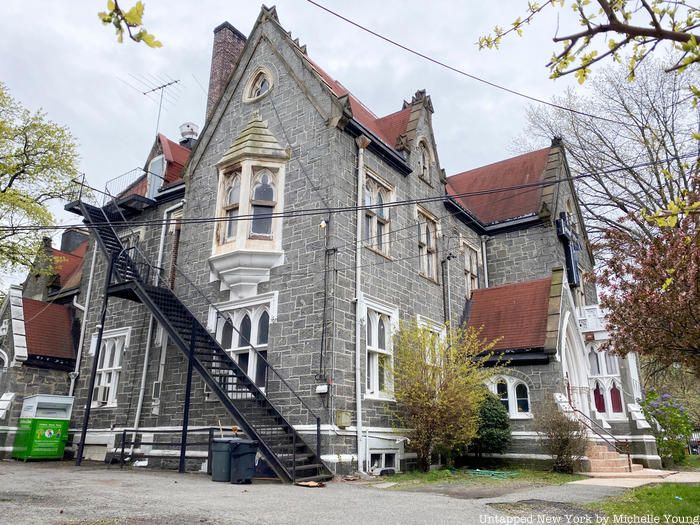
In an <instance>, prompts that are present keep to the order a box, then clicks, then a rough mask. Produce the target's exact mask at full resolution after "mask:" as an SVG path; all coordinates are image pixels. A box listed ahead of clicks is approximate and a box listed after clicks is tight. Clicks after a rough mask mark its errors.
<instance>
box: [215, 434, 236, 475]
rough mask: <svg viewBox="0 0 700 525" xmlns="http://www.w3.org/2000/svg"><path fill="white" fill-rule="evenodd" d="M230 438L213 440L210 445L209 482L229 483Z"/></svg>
mask: <svg viewBox="0 0 700 525" xmlns="http://www.w3.org/2000/svg"><path fill="white" fill-rule="evenodd" d="M231 441H232V440H231V438H214V439H212V443H211V480H212V481H231Z"/></svg>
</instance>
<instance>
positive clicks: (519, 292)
mask: <svg viewBox="0 0 700 525" xmlns="http://www.w3.org/2000/svg"><path fill="white" fill-rule="evenodd" d="M551 285H552V279H551V277H547V278H545V279H537V280H533V281H525V282H521V283H514V284H506V285H503V286H495V287H493V288H482V289H478V290H474V293H473V294H472V299H471V309H470V313H469V322H468V325H469V326H470V327H474V328H480V327H483V331H482V332H481V337H482V338H484V339H486V340H488V341H492V340H494V339H497V338H499V337H500V338H501V339H500V341H499V342H498V343H496V346H495V347H494V350H520V349H536V348H537V349H540V348H544V346H545V339H546V336H547V316H548V307H549V297H550V289H551Z"/></svg>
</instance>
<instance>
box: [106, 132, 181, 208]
mask: <svg viewBox="0 0 700 525" xmlns="http://www.w3.org/2000/svg"><path fill="white" fill-rule="evenodd" d="M158 141H159V142H160V147H161V150H162V151H163V157H165V160H166V166H165V175H164V178H165V180H164V181H162V186H163V187H171V186H173V185H175V183H176V182H179V181H181V180H182V172H183V171H184V169H185V164H187V159H189V157H190V153H192V152H191V151H190V150H189V149H188V148H185V147H184V146H180V144H178V143H177V142H173V141H172V140H170V139H169V138H168V137H166V136H165V135H163V134H162V133H158ZM147 194H148V177H146V174H144V175H142V176H141V177H139V178H138V179H136V180H135V181H134V182H133V183H131V185H130V186H129V187H128V188H127V189H126V190H124V191H123V192H121V193H120V194H119V197H120V198H124V197H128V196H129V195H140V196H141V197H145V196H146V195H147Z"/></svg>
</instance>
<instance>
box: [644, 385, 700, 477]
mask: <svg viewBox="0 0 700 525" xmlns="http://www.w3.org/2000/svg"><path fill="white" fill-rule="evenodd" d="M641 405H642V410H644V415H645V416H646V418H647V420H648V421H649V422H650V423H651V424H652V428H653V429H654V436H655V437H656V446H657V448H658V449H659V456H661V459H662V460H663V462H664V466H669V467H670V466H673V465H674V464H676V463H678V464H682V463H684V462H685V454H686V448H687V447H688V440H689V439H690V436H691V435H692V433H693V424H692V422H691V420H690V416H689V415H688V411H687V410H686V409H685V408H684V407H683V405H681V403H679V402H678V401H676V400H674V399H673V398H672V397H671V395H670V394H659V392H657V391H656V390H653V389H650V390H647V391H646V393H645V396H644V400H643V401H642V403H641Z"/></svg>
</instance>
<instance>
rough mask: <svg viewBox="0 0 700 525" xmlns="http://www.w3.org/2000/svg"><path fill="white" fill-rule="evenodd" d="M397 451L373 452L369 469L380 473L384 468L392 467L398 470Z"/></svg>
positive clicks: (376, 473) (377, 473) (370, 456)
mask: <svg viewBox="0 0 700 525" xmlns="http://www.w3.org/2000/svg"><path fill="white" fill-rule="evenodd" d="M397 464H398V463H397V461H396V452H378V451H375V452H371V453H370V455H369V471H370V472H371V473H372V474H375V475H380V474H381V473H382V471H383V470H387V469H392V470H394V471H397V472H398V467H397Z"/></svg>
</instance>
